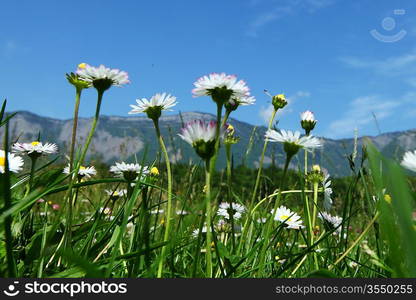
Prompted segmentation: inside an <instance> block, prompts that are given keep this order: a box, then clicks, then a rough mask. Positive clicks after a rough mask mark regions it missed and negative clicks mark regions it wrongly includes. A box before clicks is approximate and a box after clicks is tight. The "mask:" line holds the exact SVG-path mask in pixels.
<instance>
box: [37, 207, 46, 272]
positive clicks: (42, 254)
mask: <svg viewBox="0 0 416 300" xmlns="http://www.w3.org/2000/svg"><path fill="white" fill-rule="evenodd" d="M47 211H48V203H47V202H46V201H45V204H44V208H43V212H44V213H45V217H44V218H43V222H44V223H43V229H42V241H41V246H40V256H41V257H42V258H41V260H40V262H39V269H38V278H42V275H43V265H44V263H45V246H46V235H47V230H46V229H47V228H48V221H47V217H46V213H47Z"/></svg>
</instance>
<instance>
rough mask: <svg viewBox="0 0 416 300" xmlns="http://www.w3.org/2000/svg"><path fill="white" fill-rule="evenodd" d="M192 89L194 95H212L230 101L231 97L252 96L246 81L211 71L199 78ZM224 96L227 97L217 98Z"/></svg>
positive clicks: (214, 97)
mask: <svg viewBox="0 0 416 300" xmlns="http://www.w3.org/2000/svg"><path fill="white" fill-rule="evenodd" d="M194 86H195V88H194V89H193V90H192V93H193V95H194V97H201V96H211V97H212V98H213V99H214V101H216V102H217V101H228V100H229V99H231V98H237V99H238V98H240V99H242V98H247V97H250V90H249V88H248V87H247V85H246V83H245V81H243V80H238V81H237V77H236V76H234V75H227V74H225V73H211V74H209V75H205V76H203V77H201V78H199V79H198V80H197V81H196V82H195V83H194ZM218 96H220V97H221V96H222V97H224V98H227V99H216V97H218Z"/></svg>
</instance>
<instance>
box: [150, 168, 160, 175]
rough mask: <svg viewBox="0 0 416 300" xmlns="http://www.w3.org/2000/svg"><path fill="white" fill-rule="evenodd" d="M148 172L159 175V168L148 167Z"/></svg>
mask: <svg viewBox="0 0 416 300" xmlns="http://www.w3.org/2000/svg"><path fill="white" fill-rule="evenodd" d="M150 174H152V175H153V176H159V170H158V169H157V168H156V167H153V168H151V169H150Z"/></svg>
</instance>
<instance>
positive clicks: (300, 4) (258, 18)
mask: <svg viewBox="0 0 416 300" xmlns="http://www.w3.org/2000/svg"><path fill="white" fill-rule="evenodd" d="M335 1H336V0H275V1H267V2H266V1H262V0H252V1H251V2H250V6H251V7H253V8H255V7H256V8H257V7H259V6H262V11H261V12H259V13H258V14H256V15H255V16H254V17H253V19H252V21H251V22H249V24H248V28H247V30H246V34H247V35H248V36H250V37H257V36H258V32H259V30H260V29H261V28H263V27H265V26H266V25H268V24H270V23H273V22H275V21H277V20H279V19H281V18H283V17H286V16H289V15H293V14H295V13H297V12H300V11H305V12H307V13H310V14H312V13H314V12H316V11H317V10H319V9H322V8H324V7H327V6H329V5H331V4H333V3H334V2H335ZM265 3H267V7H266V8H264V6H265V5H264V4H265ZM270 3H271V5H270Z"/></svg>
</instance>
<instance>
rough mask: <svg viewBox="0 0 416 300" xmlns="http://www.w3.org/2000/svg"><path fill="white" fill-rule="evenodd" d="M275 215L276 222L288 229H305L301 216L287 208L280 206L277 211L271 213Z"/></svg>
mask: <svg viewBox="0 0 416 300" xmlns="http://www.w3.org/2000/svg"><path fill="white" fill-rule="evenodd" d="M271 213H272V214H273V215H274V220H275V221H279V222H281V223H284V224H285V226H287V228H291V229H300V228H303V225H302V220H301V219H300V216H299V215H297V214H296V213H295V212H292V211H291V210H290V209H288V208H286V207H285V206H283V205H282V206H280V207H279V208H278V209H277V211H276V212H275V211H274V210H272V211H271Z"/></svg>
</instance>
